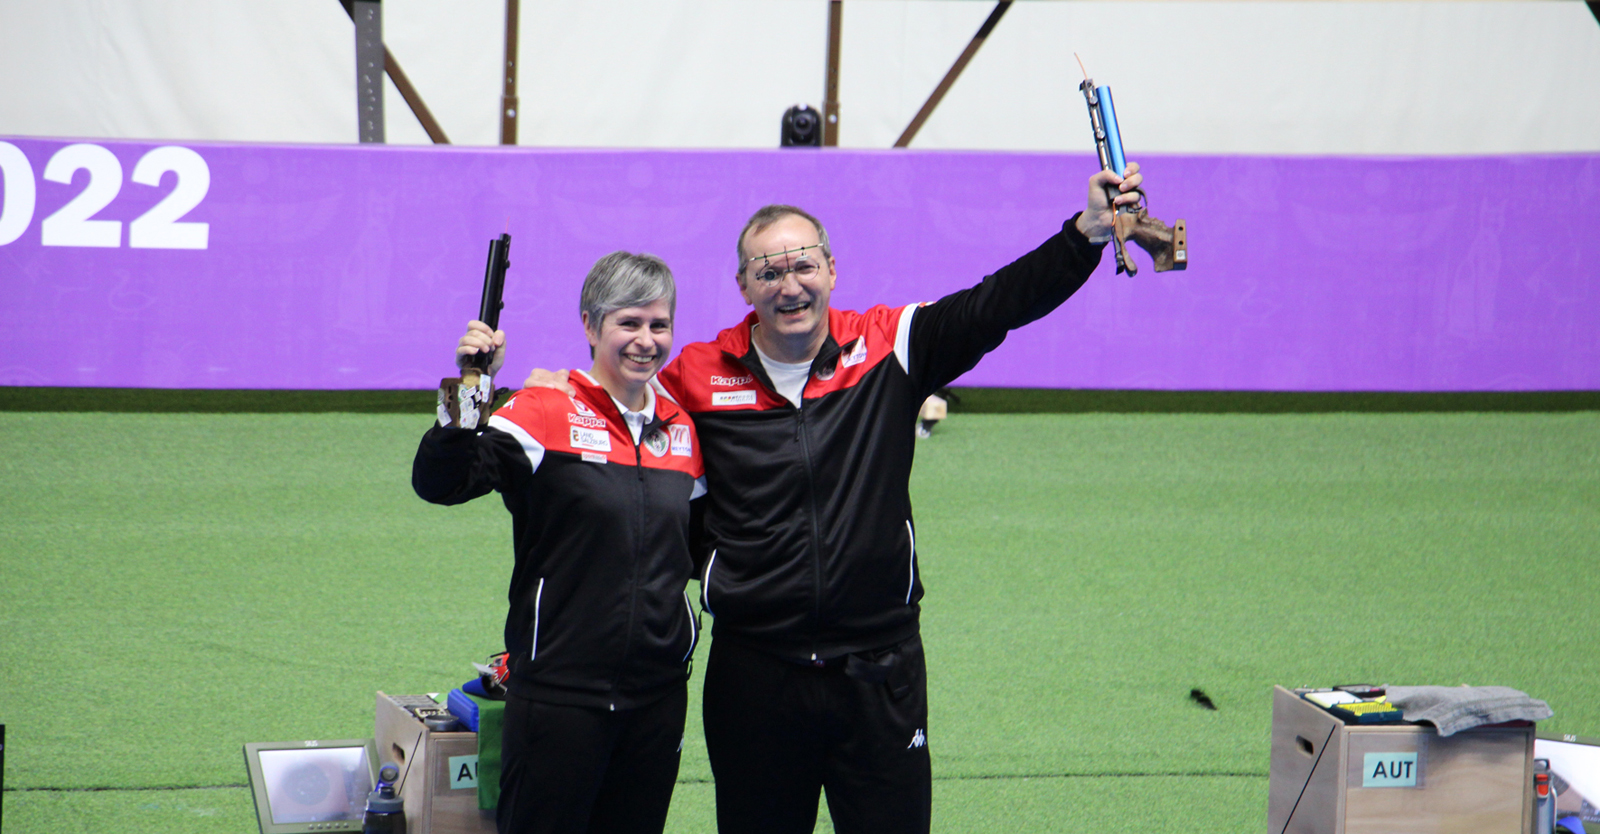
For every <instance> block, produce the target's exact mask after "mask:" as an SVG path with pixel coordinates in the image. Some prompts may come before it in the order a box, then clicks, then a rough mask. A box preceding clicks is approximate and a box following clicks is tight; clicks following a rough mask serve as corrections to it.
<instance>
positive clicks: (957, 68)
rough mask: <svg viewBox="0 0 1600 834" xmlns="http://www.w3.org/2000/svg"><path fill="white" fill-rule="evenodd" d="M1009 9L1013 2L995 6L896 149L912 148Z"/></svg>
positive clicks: (1001, 0)
mask: <svg viewBox="0 0 1600 834" xmlns="http://www.w3.org/2000/svg"><path fill="white" fill-rule="evenodd" d="M1009 8H1011V0H1000V2H998V3H996V4H995V6H994V11H992V12H990V13H989V18H988V19H987V20H985V21H984V22H983V25H982V26H979V27H978V34H976V35H973V36H972V41H971V42H969V43H968V44H967V48H966V49H964V50H962V51H961V57H959V58H957V59H956V62H955V63H954V64H952V65H951V66H950V71H949V72H947V73H945V74H944V80H943V81H940V82H939V86H937V87H935V88H933V95H930V96H928V100H927V101H925V102H923V103H922V109H921V110H918V111H917V116H916V118H914V119H912V120H911V124H908V125H906V129H905V132H903V133H901V134H900V138H899V139H896V140H895V143H894V146H895V147H897V148H904V147H908V146H910V144H911V140H912V139H913V138H915V137H916V135H917V131H919V130H921V129H922V123H923V122H926V121H927V120H928V117H929V116H932V115H933V110H934V108H935V107H938V106H939V102H940V101H943V100H944V94H945V93H948V92H950V87H951V86H952V85H954V84H955V83H956V79H957V78H960V77H961V71H962V70H964V69H966V68H967V62H968V61H971V60H972V56H974V55H976V54H978V48H979V47H981V46H983V41H984V39H986V38H988V37H989V33H990V32H993V31H994V27H995V25H996V24H998V23H999V22H1000V18H1001V17H1004V16H1005V13H1006V9H1009Z"/></svg>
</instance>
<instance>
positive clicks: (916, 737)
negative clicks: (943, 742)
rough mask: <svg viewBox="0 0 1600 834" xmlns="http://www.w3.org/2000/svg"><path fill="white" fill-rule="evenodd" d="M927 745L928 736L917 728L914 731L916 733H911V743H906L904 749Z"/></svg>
mask: <svg viewBox="0 0 1600 834" xmlns="http://www.w3.org/2000/svg"><path fill="white" fill-rule="evenodd" d="M927 746H928V736H927V735H926V734H925V733H923V732H922V730H920V729H919V730H917V731H916V733H914V734H912V736H911V743H910V744H907V745H906V749H907V750H910V749H911V748H913V747H927Z"/></svg>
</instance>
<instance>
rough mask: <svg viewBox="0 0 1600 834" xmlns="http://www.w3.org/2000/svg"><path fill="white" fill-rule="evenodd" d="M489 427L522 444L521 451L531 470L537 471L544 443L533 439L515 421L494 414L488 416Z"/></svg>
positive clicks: (542, 457)
mask: <svg viewBox="0 0 1600 834" xmlns="http://www.w3.org/2000/svg"><path fill="white" fill-rule="evenodd" d="M489 428H491V429H499V430H501V431H503V432H505V433H506V434H509V435H511V436H512V437H515V438H516V439H517V442H518V443H520V444H522V451H523V453H524V454H526V455H527V456H528V465H529V466H531V467H533V471H535V472H538V471H539V464H540V462H542V461H543V460H544V444H542V443H540V442H539V441H537V440H534V439H533V435H531V434H528V432H527V430H526V429H524V428H522V427H521V426H519V425H517V424H516V423H513V422H511V421H510V420H507V419H506V418H504V417H501V416H500V415H498V414H496V415H494V416H493V417H490V418H489Z"/></svg>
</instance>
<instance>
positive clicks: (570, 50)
mask: <svg viewBox="0 0 1600 834" xmlns="http://www.w3.org/2000/svg"><path fill="white" fill-rule="evenodd" d="M992 8H993V4H992V3H988V2H974V1H970V0H969V1H966V2H963V0H847V2H846V3H845V4H844V9H845V13H844V27H843V49H842V53H841V87H840V101H841V105H842V118H841V127H840V144H841V145H843V146H846V147H856V148H887V147H889V146H891V145H892V144H893V143H894V140H895V139H896V137H898V136H899V134H900V131H901V130H902V129H904V127H905V125H906V124H907V123H908V122H909V121H910V119H911V117H912V116H913V115H914V114H915V113H916V111H917V108H918V107H920V106H921V104H922V102H923V100H924V99H925V98H926V97H927V95H928V94H929V93H930V92H931V91H932V90H933V88H934V86H935V85H936V84H937V83H938V81H939V79H940V78H941V77H942V76H943V74H944V72H945V70H946V69H948V68H949V66H950V64H951V63H952V62H953V61H954V60H955V58H956V56H957V55H958V54H959V53H960V51H961V49H962V48H963V47H964V46H965V45H966V43H967V41H968V39H969V38H971V37H972V35H973V33H974V32H975V31H976V30H977V28H978V26H979V24H981V23H982V21H983V20H984V18H985V17H986V16H987V15H988V14H989V12H990V10H991V9H992ZM383 9H384V31H385V41H386V42H387V43H388V45H389V48H390V50H391V52H392V53H393V54H394V56H395V57H396V59H398V61H399V62H400V64H401V65H402V66H403V67H404V69H405V70H406V72H407V74H408V75H409V76H410V77H411V79H412V82H413V83H414V84H415V85H416V87H417V88H418V90H419V91H420V92H421V94H422V96H423V98H424V99H425V100H426V101H427V103H428V105H429V107H430V108H432V110H433V111H434V113H435V115H436V117H437V118H438V120H439V122H440V124H441V125H442V126H443V128H444V129H445V131H446V132H447V133H448V134H449V136H450V138H451V140H452V141H453V142H455V143H458V144H479V145H484V144H494V143H495V142H497V141H498V131H499V121H498V106H499V96H500V84H499V76H498V69H499V65H500V60H501V49H502V43H503V41H502V38H503V29H502V27H503V21H504V4H503V0H451V2H438V0H435V2H424V0H385V2H384V3H383ZM826 20H827V3H826V1H825V0H760V2H752V0H611V1H610V2H600V3H580V2H565V3H541V2H537V0H524V2H523V3H522V23H521V27H520V40H521V68H520V72H519V86H520V89H519V93H520V96H521V100H522V114H521V125H520V136H519V139H520V142H521V144H524V145H539V146H561V147H706V148H759V147H772V146H775V145H776V144H777V137H778V123H779V119H780V117H781V115H782V113H783V111H784V109H785V108H787V107H788V106H789V105H791V104H794V103H798V102H806V103H810V104H812V105H814V106H820V105H821V98H822V82H823V56H824V43H825V38H826ZM1074 52H1076V53H1078V54H1079V55H1080V56H1082V58H1083V60H1084V62H1085V63H1086V64H1087V66H1088V69H1089V71H1090V72H1091V74H1093V75H1094V77H1095V79H1096V80H1097V81H1098V82H1100V83H1103V84H1110V85H1112V88H1113V89H1114V91H1115V93H1116V97H1117V103H1118V115H1119V117H1120V119H1121V122H1122V133H1123V138H1124V141H1125V143H1126V144H1127V146H1128V148H1129V152H1130V156H1132V157H1134V158H1137V157H1138V154H1139V153H1140V152H1168V153H1251V154H1405V155H1412V154H1422V155H1429V154H1503V153H1539V152H1594V151H1600V24H1597V23H1596V21H1595V19H1594V17H1593V16H1592V15H1591V14H1590V12H1589V10H1588V9H1587V8H1586V7H1585V5H1584V4H1583V3H1581V2H1575V1H1574V0H1533V1H1531V2H1338V3H1336V2H1274V3H1265V2H1185V1H1184V0H1179V1H1178V2H1106V1H1102V0H1082V2H1046V1H1045V0H1032V1H1031V2H1019V3H1017V4H1016V5H1015V6H1014V7H1013V8H1012V9H1011V10H1010V11H1009V12H1008V13H1007V15H1006V17H1005V18H1004V20H1002V21H1001V23H1000V25H999V26H998V28H996V30H995V31H994V34H993V35H992V36H991V37H990V38H989V40H988V42H987V43H986V44H985V45H984V47H983V49H982V51H981V52H980V53H979V54H978V56H977V58H976V59H975V60H974V61H973V62H972V63H971V65H969V66H968V68H967V71H966V73H965V74H964V75H963V76H962V77H961V79H960V81H959V82H958V83H957V84H956V85H955V87H954V88H953V89H952V90H951V92H950V94H949V95H948V97H946V99H945V100H944V102H943V104H942V105H941V106H940V108H939V110H938V111H937V112H936V113H935V115H934V116H933V118H932V119H931V120H929V121H928V123H927V124H926V125H925V126H924V127H923V129H922V131H921V133H920V134H919V135H918V136H917V138H916V141H915V142H914V143H913V147H915V148H943V149H984V150H1076V151H1088V150H1089V149H1090V148H1091V143H1090V142H1089V138H1088V133H1087V119H1086V117H1085V116H1084V113H1083V103H1082V100H1081V98H1080V97H1079V95H1078V92H1077V90H1076V84H1077V82H1078V80H1080V79H1081V77H1082V76H1081V73H1080V72H1079V70H1078V67H1077V64H1076V62H1075V61H1074V60H1073V53H1074ZM354 63H355V61H354V34H353V27H352V25H351V23H350V21H349V18H348V17H347V16H346V15H345V13H344V11H343V9H341V8H340V6H339V4H338V2H337V0H271V2H251V3H218V2H215V0H51V2H47V3H41V2H34V0H0V78H4V79H6V81H5V83H4V84H0V134H7V135H34V136H61V137H104V138H153V139H173V140H191V141H192V140H229V141H261V142H322V143H349V142H354V141H355V138H356V127H355V82H354V74H355V71H354ZM386 108H387V124H388V134H389V141H390V142H393V143H425V142H427V141H428V140H427V136H426V135H425V134H424V133H423V131H422V129H421V127H420V126H419V125H418V123H417V122H416V120H415V119H414V118H413V117H412V115H411V113H410V111H409V110H408V109H407V108H406V105H405V103H404V102H403V101H402V100H401V99H400V97H399V96H398V94H396V93H395V92H394V90H393V88H392V87H390V90H389V95H388V97H387V100H386Z"/></svg>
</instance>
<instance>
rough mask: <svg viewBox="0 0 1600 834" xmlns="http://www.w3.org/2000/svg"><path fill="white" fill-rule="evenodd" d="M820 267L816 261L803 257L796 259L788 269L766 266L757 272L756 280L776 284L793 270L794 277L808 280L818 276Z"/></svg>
mask: <svg viewBox="0 0 1600 834" xmlns="http://www.w3.org/2000/svg"><path fill="white" fill-rule="evenodd" d="M818 268H819V267H818V266H817V262H816V261H813V260H811V259H810V258H807V257H801V258H800V259H799V260H796V261H795V262H794V263H792V264H790V265H789V268H788V269H780V268H778V267H776V266H771V265H768V266H766V267H765V268H763V269H762V270H761V271H760V272H757V273H756V280H757V281H760V282H761V283H763V284H776V283H778V282H779V281H782V280H783V276H785V275H787V274H789V273H791V272H793V273H794V277H796V278H799V279H800V280H802V281H808V280H810V279H812V278H814V277H816V274H817V270H818Z"/></svg>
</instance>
